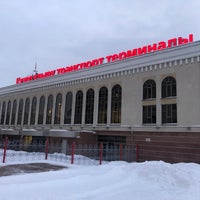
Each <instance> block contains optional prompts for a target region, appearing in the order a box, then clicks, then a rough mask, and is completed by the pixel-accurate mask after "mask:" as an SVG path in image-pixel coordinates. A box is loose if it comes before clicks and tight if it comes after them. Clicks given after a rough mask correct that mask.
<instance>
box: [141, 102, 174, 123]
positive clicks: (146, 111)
mask: <svg viewBox="0 0 200 200" xmlns="http://www.w3.org/2000/svg"><path fill="white" fill-rule="evenodd" d="M161 110H162V111H161V112H162V115H161V116H162V124H166V123H177V106H176V104H165V105H162V107H161ZM155 123H156V105H150V106H143V124H155Z"/></svg>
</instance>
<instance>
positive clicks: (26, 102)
mask: <svg viewBox="0 0 200 200" xmlns="http://www.w3.org/2000/svg"><path fill="white" fill-rule="evenodd" d="M29 108H30V99H29V98H27V99H26V101H25V108H24V125H25V124H28V116H29Z"/></svg>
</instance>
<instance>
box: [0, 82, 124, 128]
mask: <svg viewBox="0 0 200 200" xmlns="http://www.w3.org/2000/svg"><path fill="white" fill-rule="evenodd" d="M121 98H122V89H121V86H120V85H115V86H114V87H113V88H112V92H111V123H121ZM62 99H63V98H62V94H61V93H59V94H57V96H56V99H55V110H54V116H53V109H54V97H53V95H49V96H48V98H47V105H46V107H45V104H46V99H45V96H41V97H40V99H39V109H38V116H37V117H36V114H37V113H36V110H37V104H38V102H37V98H36V97H33V99H32V100H30V98H29V97H28V98H26V100H25V102H24V100H23V99H20V100H19V103H18V107H17V100H14V101H13V102H12V103H11V101H8V103H7V110H6V102H5V101H4V102H3V104H2V111H1V121H0V122H1V124H6V125H9V124H11V125H15V124H17V125H21V124H23V125H28V124H29V118H30V125H35V124H44V123H46V124H52V123H54V124H60V123H61V117H62V106H63V102H62ZM94 100H95V92H94V90H93V89H89V90H88V91H87V93H86V106H85V124H93V119H94V116H93V115H94ZM72 101H73V95H72V92H68V93H67V94H66V97H65V105H64V106H65V107H64V124H71V122H72ZM98 102H99V103H98V123H100V124H101V123H103V124H104V123H107V111H108V89H107V87H102V88H100V90H99V100H98ZM11 104H12V109H11ZM45 109H46V110H45ZM74 110H75V111H74V124H81V123H82V115H83V113H82V112H83V92H82V91H81V90H79V91H78V92H77V93H76V95H75V109H74ZM29 113H30V116H29ZM45 114H46V119H45ZM53 117H54V120H53ZM22 118H23V119H22ZM36 120H37V122H36Z"/></svg>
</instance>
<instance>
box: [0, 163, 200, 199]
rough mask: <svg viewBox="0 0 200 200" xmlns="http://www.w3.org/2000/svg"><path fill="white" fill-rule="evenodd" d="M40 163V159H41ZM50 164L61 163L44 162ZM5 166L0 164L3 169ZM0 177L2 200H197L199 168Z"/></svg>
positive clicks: (156, 166)
mask: <svg viewBox="0 0 200 200" xmlns="http://www.w3.org/2000/svg"><path fill="white" fill-rule="evenodd" d="M40 162H41V160H40ZM44 162H47V163H52V164H60V165H64V164H63V163H58V162H53V161H44ZM4 165H5V164H0V166H4ZM65 166H67V167H68V168H67V169H63V170H61V171H51V172H42V173H34V174H20V175H13V176H5V177H0V199H2V200H27V199H28V200H199V199H200V165H199V164H193V163H189V164H184V163H180V164H168V163H164V162H161V161H160V162H144V163H126V162H110V163H108V164H103V165H97V166H95V165H90V166H88V165H87V166H85V165H70V164H66V165H65Z"/></svg>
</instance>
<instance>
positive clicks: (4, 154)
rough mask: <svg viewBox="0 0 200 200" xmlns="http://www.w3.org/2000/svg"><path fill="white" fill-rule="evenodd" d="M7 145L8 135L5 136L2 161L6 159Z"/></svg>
mask: <svg viewBox="0 0 200 200" xmlns="http://www.w3.org/2000/svg"><path fill="white" fill-rule="evenodd" d="M7 145H8V137H6V138H5V141H4V151H3V163H5V161H6V150H7Z"/></svg>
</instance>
